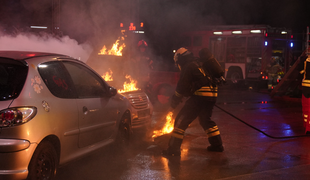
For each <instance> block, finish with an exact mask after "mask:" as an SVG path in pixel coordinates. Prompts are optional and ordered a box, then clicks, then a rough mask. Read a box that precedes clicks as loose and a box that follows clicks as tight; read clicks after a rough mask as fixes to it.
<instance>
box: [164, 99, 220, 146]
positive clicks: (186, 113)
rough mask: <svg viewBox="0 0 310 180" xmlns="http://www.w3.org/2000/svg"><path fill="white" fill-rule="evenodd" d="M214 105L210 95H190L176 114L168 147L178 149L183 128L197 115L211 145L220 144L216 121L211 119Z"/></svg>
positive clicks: (182, 135) (181, 139)
mask: <svg viewBox="0 0 310 180" xmlns="http://www.w3.org/2000/svg"><path fill="white" fill-rule="evenodd" d="M214 105H215V100H210V97H205V96H191V97H190V98H189V99H188V100H187V101H186V102H185V105H184V106H183V108H182V109H181V110H180V112H179V114H178V115H177V116H176V119H175V124H174V130H173V132H172V133H171V139H170V141H169V148H168V149H170V150H172V151H179V150H180V147H181V144H182V141H183V137H184V132H185V130H186V129H187V127H188V125H189V124H190V123H192V122H193V121H194V120H195V119H196V118H197V117H199V123H200V125H201V126H202V127H203V129H204V130H205V132H206V133H207V136H208V140H209V143H210V144H211V146H221V145H222V140H221V136H220V132H219V129H218V127H217V125H216V123H215V122H214V121H212V120H211V116H212V110H213V107H214Z"/></svg>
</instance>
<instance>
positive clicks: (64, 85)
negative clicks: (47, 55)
mask: <svg viewBox="0 0 310 180" xmlns="http://www.w3.org/2000/svg"><path fill="white" fill-rule="evenodd" d="M38 71H39V73H40V75H41V77H42V79H43V81H44V83H45V84H46V86H47V88H48V89H49V90H50V92H51V93H52V94H53V95H54V96H56V97H59V98H77V94H76V92H75V89H74V85H73V83H72V81H71V79H70V76H69V75H68V73H67V71H66V69H65V68H64V66H63V64H62V63H61V62H60V61H53V62H46V63H42V64H40V65H39V66H38Z"/></svg>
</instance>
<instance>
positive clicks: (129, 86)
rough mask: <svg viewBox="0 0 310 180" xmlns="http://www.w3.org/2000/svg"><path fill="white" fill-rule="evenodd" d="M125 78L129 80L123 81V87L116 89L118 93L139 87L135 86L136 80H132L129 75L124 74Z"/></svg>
mask: <svg viewBox="0 0 310 180" xmlns="http://www.w3.org/2000/svg"><path fill="white" fill-rule="evenodd" d="M125 78H126V79H128V80H129V81H130V82H129V83H128V82H124V84H123V87H124V88H123V89H119V90H118V92H119V93H124V92H129V91H137V90H140V89H139V88H137V87H136V85H137V81H136V80H133V79H132V78H131V76H130V75H126V76H125Z"/></svg>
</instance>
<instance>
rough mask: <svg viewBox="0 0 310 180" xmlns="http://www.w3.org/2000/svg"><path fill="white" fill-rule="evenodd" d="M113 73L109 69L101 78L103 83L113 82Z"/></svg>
mask: <svg viewBox="0 0 310 180" xmlns="http://www.w3.org/2000/svg"><path fill="white" fill-rule="evenodd" d="M112 74H113V72H112V71H111V69H110V68H109V71H108V72H106V73H105V75H103V76H101V77H102V78H103V79H104V80H105V81H113V77H112Z"/></svg>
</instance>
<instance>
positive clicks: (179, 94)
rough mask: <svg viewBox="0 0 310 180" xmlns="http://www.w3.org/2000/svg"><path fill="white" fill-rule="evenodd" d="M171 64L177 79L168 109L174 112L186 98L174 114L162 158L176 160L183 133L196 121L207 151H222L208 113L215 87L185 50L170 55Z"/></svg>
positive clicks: (214, 124)
mask: <svg viewBox="0 0 310 180" xmlns="http://www.w3.org/2000/svg"><path fill="white" fill-rule="evenodd" d="M174 62H175V64H176V65H177V66H178V67H179V69H180V71H181V73H180V79H179V81H178V83H177V87H176V90H175V94H174V95H173V96H172V98H171V108H173V109H175V108H176V107H177V106H178V105H179V103H181V101H182V98H183V97H189V98H188V100H187V101H186V102H185V104H184V106H183V107H182V109H181V110H180V112H179V113H178V114H177V116H176V118H175V123H174V130H173V131H172V133H171V138H170V140H169V144H168V149H166V150H164V151H163V152H162V154H163V155H164V156H180V155H181V151H180V147H181V144H182V141H183V137H184V132H185V130H186V129H187V127H188V126H189V124H190V123H192V122H193V120H195V119H196V118H197V117H199V123H200V125H201V126H202V127H203V129H204V131H205V132H206V134H207V136H208V141H209V143H210V146H208V148H207V150H209V151H217V152H222V151H224V148H223V145H222V139H221V136H220V131H219V129H218V127H217V125H216V123H215V122H214V121H212V120H211V115H212V110H213V107H214V105H215V102H216V97H217V87H216V86H213V85H212V83H211V80H210V77H208V76H206V74H205V73H204V71H203V69H202V68H201V67H200V66H199V64H198V63H197V61H196V58H195V57H194V56H193V54H192V53H191V52H190V51H188V50H187V49H185V48H183V47H182V48H180V49H178V50H177V51H176V53H175V55H174Z"/></svg>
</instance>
